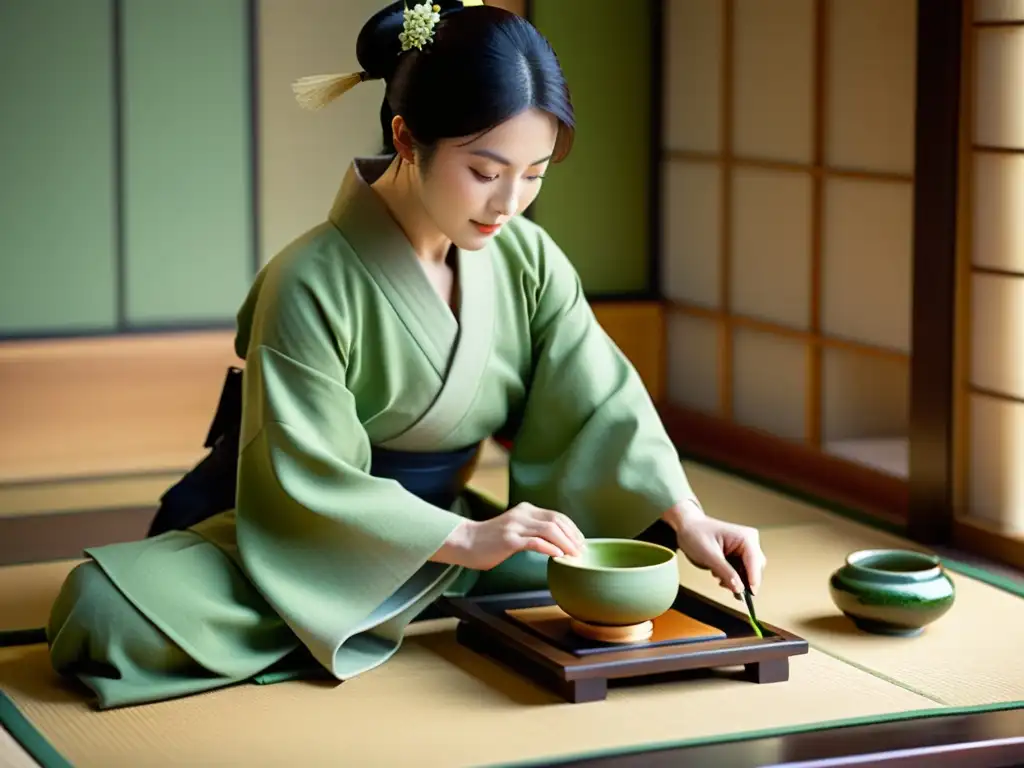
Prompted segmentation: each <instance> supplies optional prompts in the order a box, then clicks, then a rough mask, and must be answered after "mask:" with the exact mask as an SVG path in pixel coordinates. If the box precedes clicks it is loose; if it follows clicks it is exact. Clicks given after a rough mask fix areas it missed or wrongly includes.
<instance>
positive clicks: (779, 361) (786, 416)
mask: <svg viewBox="0 0 1024 768" xmlns="http://www.w3.org/2000/svg"><path fill="white" fill-rule="evenodd" d="M733 353H734V354H735V361H734V363H733V375H734V376H733V382H732V386H733V396H734V398H735V399H734V419H735V421H736V422H737V423H738V424H741V425H743V426H745V427H752V428H754V429H759V430H762V431H765V432H770V433H771V434H773V435H775V436H776V437H780V438H783V439H785V440H794V441H802V440H803V439H804V433H805V431H806V429H807V425H806V402H807V397H808V392H807V367H806V366H807V349H806V346H805V345H804V344H803V343H801V342H799V341H794V340H792V339H787V338H782V337H779V336H775V335H773V334H769V333H761V332H759V331H752V330H747V329H737V330H736V331H735V332H734V339H733Z"/></svg>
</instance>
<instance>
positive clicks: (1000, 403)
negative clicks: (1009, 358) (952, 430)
mask: <svg viewBox="0 0 1024 768" xmlns="http://www.w3.org/2000/svg"><path fill="white" fill-rule="evenodd" d="M970 407H971V437H970V440H971V445H970V457H971V459H970V461H971V463H970V470H969V478H970V510H971V517H976V518H980V519H982V520H985V521H986V522H989V523H991V524H993V525H994V526H996V527H997V528H999V529H1001V530H1003V531H1004V532H1012V533H1024V472H1021V469H1020V468H1021V467H1022V466H1024V404H1022V403H1016V402H1013V401H1010V400H1001V399H998V398H993V397H987V396H985V395H973V396H972V397H971V405H970Z"/></svg>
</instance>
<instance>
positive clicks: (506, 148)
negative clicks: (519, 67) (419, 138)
mask: <svg viewBox="0 0 1024 768" xmlns="http://www.w3.org/2000/svg"><path fill="white" fill-rule="evenodd" d="M557 137H558V123H557V121H556V120H555V118H554V117H552V116H551V115H549V114H548V113H546V112H541V111H540V110H536V109H531V110H529V111H526V112H523V113H520V114H519V115H517V116H516V117H513V118H511V119H509V120H507V121H506V122H504V123H502V124H500V125H498V126H497V127H496V128H493V129H492V130H490V131H488V132H487V133H485V134H483V135H482V136H478V137H476V138H474V139H472V140H466V139H449V140H445V141H442V142H440V143H439V144H438V146H437V149H436V152H435V153H434V156H433V157H432V158H431V160H430V163H429V165H428V166H427V168H426V170H425V172H422V173H419V174H417V176H418V182H419V183H418V184H417V187H418V190H419V193H420V196H421V201H422V204H423V207H424V209H425V210H426V211H427V214H428V215H429V216H430V218H431V219H433V221H434V223H435V224H436V225H437V227H438V229H440V230H441V232H443V233H444V234H445V235H446V236H447V237H448V238H449V239H450V240H451V241H452V242H453V243H454V244H455V245H456V246H457V247H459V248H462V249H464V250H467V251H475V250H479V249H480V248H483V247H484V246H485V245H486V244H487V242H488V240H490V238H492V237H494V236H495V235H496V234H497V233H498V231H499V230H500V229H501V227H502V225H504V224H505V223H506V222H507V221H508V220H509V219H510V218H512V217H513V216H515V215H517V214H520V213H522V212H523V211H524V210H526V208H527V207H528V206H529V205H530V203H532V202H533V201H534V199H535V198H536V197H537V193H538V192H540V187H541V180H542V178H543V175H544V172H545V171H546V170H547V167H548V162H549V158H550V157H551V154H552V153H553V152H554V149H555V140H556V139H557ZM419 168H420V166H417V169H419Z"/></svg>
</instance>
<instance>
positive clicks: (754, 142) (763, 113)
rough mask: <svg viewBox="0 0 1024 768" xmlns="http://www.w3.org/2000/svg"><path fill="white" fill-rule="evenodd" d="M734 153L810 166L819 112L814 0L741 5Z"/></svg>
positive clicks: (749, 0)
mask: <svg viewBox="0 0 1024 768" xmlns="http://www.w3.org/2000/svg"><path fill="white" fill-rule="evenodd" d="M735 9H736V10H735V21H734V35H735V38H734V43H733V51H734V54H733V55H734V62H735V63H734V67H735V69H734V78H735V81H734V84H733V94H734V102H733V103H734V110H733V152H734V153H735V154H736V155H737V156H739V157H757V158H760V159H770V160H784V161H791V162H798V163H810V162H811V160H812V132H813V120H814V118H813V108H814V2H813V0H772V2H770V3H766V2H764V0H737V2H736V3H735Z"/></svg>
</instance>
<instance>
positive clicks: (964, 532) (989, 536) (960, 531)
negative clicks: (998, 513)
mask: <svg viewBox="0 0 1024 768" xmlns="http://www.w3.org/2000/svg"><path fill="white" fill-rule="evenodd" d="M953 544H954V546H956V548H957V549H962V550H964V551H965V552H970V553H971V554H972V555H979V556H982V557H985V558H988V559H990V560H995V561H996V562H998V563H1001V564H1002V565H1008V566H1010V567H1011V568H1017V569H1019V570H1022V571H1024V537H1021V536H1014V535H1009V534H1006V533H1002V532H999V531H995V530H992V529H990V528H989V527H988V526H986V525H985V524H984V523H981V522H978V521H974V520H965V519H963V518H960V519H957V520H954V521H953Z"/></svg>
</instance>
